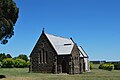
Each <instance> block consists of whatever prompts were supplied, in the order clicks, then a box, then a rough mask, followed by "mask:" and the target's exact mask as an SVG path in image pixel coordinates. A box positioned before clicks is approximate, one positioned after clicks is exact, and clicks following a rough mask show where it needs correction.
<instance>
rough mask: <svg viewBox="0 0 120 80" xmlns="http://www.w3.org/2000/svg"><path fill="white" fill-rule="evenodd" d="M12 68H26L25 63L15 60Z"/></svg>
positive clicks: (21, 60)
mask: <svg viewBox="0 0 120 80" xmlns="http://www.w3.org/2000/svg"><path fill="white" fill-rule="evenodd" d="M14 67H16V68H24V67H26V61H25V60H23V59H16V60H15V64H14Z"/></svg>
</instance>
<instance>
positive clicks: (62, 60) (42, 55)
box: [29, 30, 90, 74]
mask: <svg viewBox="0 0 120 80" xmlns="http://www.w3.org/2000/svg"><path fill="white" fill-rule="evenodd" d="M29 70H30V72H43V73H56V74H57V73H68V74H79V73H82V72H86V71H89V70H90V69H89V60H88V55H87V54H86V52H85V51H84V50H83V48H82V47H78V46H77V44H76V43H75V42H74V41H73V40H72V38H70V39H68V38H63V37H59V36H55V35H51V34H47V33H45V32H44V30H43V31H42V34H41V36H40V38H39V40H38V41H37V43H36V45H35V47H34V48H33V50H32V52H31V54H30V67H29Z"/></svg>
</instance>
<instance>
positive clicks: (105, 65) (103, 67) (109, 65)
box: [99, 63, 114, 71]
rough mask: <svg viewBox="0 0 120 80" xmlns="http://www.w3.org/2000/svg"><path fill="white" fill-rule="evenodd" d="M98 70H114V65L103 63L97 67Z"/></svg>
mask: <svg viewBox="0 0 120 80" xmlns="http://www.w3.org/2000/svg"><path fill="white" fill-rule="evenodd" d="M99 69H104V70H109V71H111V70H114V64H111V63H104V64H101V65H100V66H99Z"/></svg>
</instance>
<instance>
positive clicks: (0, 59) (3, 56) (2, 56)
mask: <svg viewBox="0 0 120 80" xmlns="http://www.w3.org/2000/svg"><path fill="white" fill-rule="evenodd" d="M5 58H7V56H6V55H5V53H0V61H1V62H2V60H3V59H5Z"/></svg>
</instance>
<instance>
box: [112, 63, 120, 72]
mask: <svg viewBox="0 0 120 80" xmlns="http://www.w3.org/2000/svg"><path fill="white" fill-rule="evenodd" d="M113 64H114V69H115V70H120V62H115V63H113Z"/></svg>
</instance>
